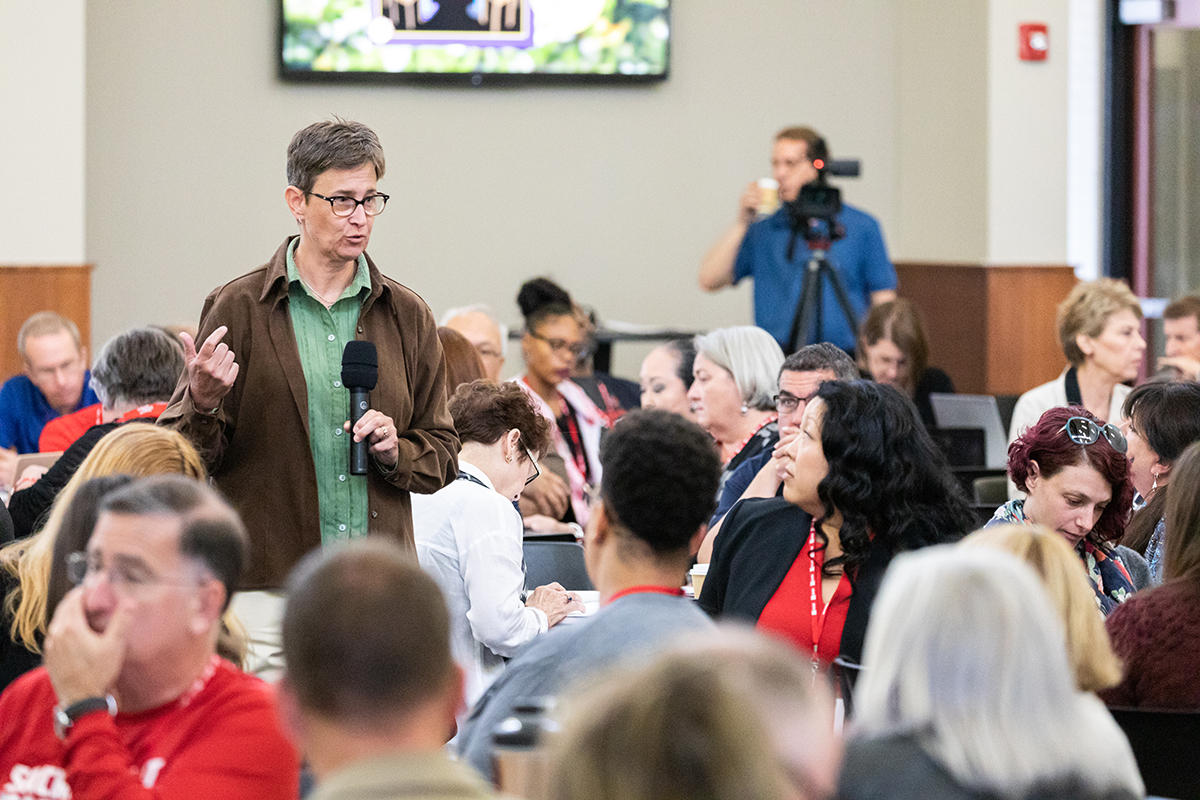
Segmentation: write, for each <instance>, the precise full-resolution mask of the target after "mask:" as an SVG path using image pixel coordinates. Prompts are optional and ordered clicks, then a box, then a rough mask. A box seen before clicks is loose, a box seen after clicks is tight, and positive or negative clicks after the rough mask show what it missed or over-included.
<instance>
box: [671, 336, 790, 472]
mask: <svg viewBox="0 0 1200 800" xmlns="http://www.w3.org/2000/svg"><path fill="white" fill-rule="evenodd" d="M695 345H696V360H695V362H694V363H693V365H692V374H693V376H694V378H695V380H693V381H692V388H690V389H688V400H690V401H691V403H692V408H693V409H694V410H695V412H696V422H698V423H699V424H700V427H701V428H704V430H706V431H708V433H709V435H711V436H712V438H713V439H715V440H716V443H717V450H718V452H719V453H720V455H721V463H722V464H724V469H723V470H722V471H721V486H724V485H725V482H726V481H727V480H728V479H729V476H730V475H731V474H733V471H734V470H736V469H737V468H738V467H740V466H741V465H742V464H743V463H745V462H746V461H749V460H750V459H751V458H754V457H755V456H757V455H758V454H760V453H763V452H770V451H771V448H772V447H774V446H775V443H776V442H777V441H779V425H778V424H777V422H776V420H777V418H778V414H776V412H775V400H774V395H775V389H776V382H777V380H778V377H779V370H780V368H781V367H782V366H783V351H782V350H780V349H779V344H778V343H777V342H776V341H775V340H774V339H773V338H771V334H769V333H767V332H766V331H764V330H763V329H762V328H756V327H754V326H752V325H742V326H739V327H735V328H719V329H717V330H715V331H713V332H711V333H707V334H701V335H699V336H697V337H696V339H695Z"/></svg>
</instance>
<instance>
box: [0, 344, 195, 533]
mask: <svg viewBox="0 0 1200 800" xmlns="http://www.w3.org/2000/svg"><path fill="white" fill-rule="evenodd" d="M183 370H184V361H183V349H182V348H181V347H180V346H179V345H177V344H176V343H175V342H173V341H172V340H171V338H170V337H169V336H167V334H165V333H163V332H162V331H160V330H158V329H157V328H134V329H133V330H131V331H128V332H126V333H122V334H118V335H117V336H114V337H113V338H111V339H109V340H108V341H107V342H105V344H104V346H103V347H101V348H100V352H99V353H98V354H97V355H96V363H95V364H94V365H93V366H92V377H91V386H92V388H93V389H94V390H95V392H96V396H97V397H99V398H100V416H99V418H98V421H97V422H96V423H95V424H94V426H92V427H90V428H88V429H87V430H86V432H85V433H84V434H83V435H82V436H80V437H79V438H78V439H77V440H76V441H75V442H74V443H72V444H71V445H69V446H68V448H67V450H66V452H64V453H63V455H62V457H61V458H60V459H59V460H58V461H57V462H55V464H54V466H52V467H51V468H50V469H49V470H48V471H47V472H46V473H45V474H44V475H42V476H40V477H39V478H37V479H36V480H35V481H31V482H30V484H29V485H28V486H23V485H22V483H24V481H25V479H24V478H23V479H22V481H21V483H18V484H17V489H18V491H16V492H14V493H13V496H12V498H11V499H10V500H9V509H10V510H11V511H12V515H13V524H14V525H16V529H17V534H18V536H28V535H30V534H31V533H33V532H34V531H35V530H37V527H38V525H39V524H40V523H41V522H42V521H44V519H45V515H46V514H47V513H48V512H49V510H50V504H51V503H53V502H54V497H55V495H56V494H58V492H60V491H61V490H62V488H63V487H64V486H66V484H67V481H68V480H70V479H71V476H72V475H74V474H75V470H77V469H79V465H80V464H81V463H82V462H83V459H84V458H86V457H87V454H88V453H89V452H91V449H92V448H93V447H95V446H96V443H97V442H99V441H100V439H101V438H103V437H104V436H105V435H106V434H107V433H109V432H110V431H113V430H115V429H116V428H117V426H119V425H124V424H125V423H127V422H132V421H134V420H141V421H149V422H153V421H154V420H156V419H158V417H159V415H160V414H162V412H163V411H165V410H166V408H167V401H168V400H170V399H171V393H172V392H173V391H174V390H175V384H176V383H178V382H179V376H180V375H181V374H182V373H183ZM60 419H61V418H60ZM93 419H96V418H95V417H93ZM56 421H57V420H56ZM51 424H53V423H51Z"/></svg>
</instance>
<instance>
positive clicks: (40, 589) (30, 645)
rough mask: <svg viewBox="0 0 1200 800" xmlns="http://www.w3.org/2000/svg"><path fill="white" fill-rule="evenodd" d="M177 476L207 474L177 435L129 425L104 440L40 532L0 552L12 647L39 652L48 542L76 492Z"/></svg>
mask: <svg viewBox="0 0 1200 800" xmlns="http://www.w3.org/2000/svg"><path fill="white" fill-rule="evenodd" d="M169 473H178V474H180V475H186V476H188V477H190V478H196V479H197V480H204V478H205V477H207V473H206V471H205V469H204V464H203V462H201V460H200V455H199V454H198V453H197V452H196V448H194V447H192V445H191V443H190V442H189V441H188V440H187V439H185V438H184V437H183V436H182V435H181V434H179V433H177V432H175V431H173V430H170V429H167V428H160V427H158V426H157V425H152V424H147V423H144V422H132V423H126V424H125V425H121V426H119V427H118V428H116V429H115V430H113V431H112V432H110V433H108V434H106V435H105V436H104V438H102V439H101V440H100V441H99V442H97V443H96V446H95V447H93V448H92V451H91V452H90V453H88V455H87V458H85V459H84V460H83V463H82V464H80V465H79V469H77V470H76V471H75V474H74V475H72V476H71V479H70V480H69V481H67V485H66V486H64V487H63V488H62V491H60V492H59V493H58V496H57V497H55V498H54V505H53V506H51V508H50V516H49V518H48V519H47V520H46V524H45V525H44V526H43V527H42V529H41V530H40V531H39V532H37V533H35V534H34V535H33V536H30V537H28V538H25V539H21V540H19V541H16V542H13V543H12V544H10V545H7V546H6V547H4V548H3V549H0V568H3V569H5V570H7V571H8V573H9V574H10V575H13V576H14V577H16V578H17V580H18V581H19V582H20V585H19V586H18V587H17V588H16V589H14V590H13V591H12V592H10V593H9V595H8V597H7V598H5V600H4V611H5V613H6V614H9V615H11V616H12V618H13V621H12V626H11V628H10V630H9V633H10V635H11V636H12V639H13V641H15V642H17V643H19V644H22V645H24V646H25V647H26V648H27V649H29V650H32V651H33V652H35V653H38V652H41V641H40V640H41V638H42V637H43V636H45V634H46V624H47V620H46V600H47V597H48V594H49V585H50V565H51V561H52V559H53V555H54V541H55V539H56V538H57V537H58V530H59V528H60V527H61V526H62V524H63V517H64V516H65V515H66V510H67V506H69V505H70V504H71V500H72V499H73V498H74V497H75V493H76V491H78V489H79V487H80V486H81V485H82V484H84V483H85V482H87V481H89V480H91V479H92V478H99V477H102V476H104V475H122V474H123V475H132V476H134V477H138V478H143V477H147V476H150V475H166V474H169Z"/></svg>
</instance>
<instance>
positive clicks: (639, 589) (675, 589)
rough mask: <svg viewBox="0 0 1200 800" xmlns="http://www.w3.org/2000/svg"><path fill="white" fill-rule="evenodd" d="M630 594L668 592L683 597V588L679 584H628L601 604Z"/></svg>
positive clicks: (607, 603) (673, 595)
mask: <svg viewBox="0 0 1200 800" xmlns="http://www.w3.org/2000/svg"><path fill="white" fill-rule="evenodd" d="M630 594H669V595H671V596H672V597H683V589H682V588H681V587H679V586H653V585H645V586H630V587H628V588H625V589H622V590H621V591H619V592H614V593H613V594H612V595H610V596H609V597H608V599H607V600H605V601H604V603H603V605H609V604H610V603H614V602H616V601H617V600H620V599H621V598H622V597H625V596H626V595H630Z"/></svg>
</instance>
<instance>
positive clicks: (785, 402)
mask: <svg viewBox="0 0 1200 800" xmlns="http://www.w3.org/2000/svg"><path fill="white" fill-rule="evenodd" d="M809 400H812V396H811V395H810V396H809V397H796V395H794V394H789V393H788V392H780V393H779V394H777V395H775V396H774V397H772V398H771V402H773V403H774V404H775V410H776V411H778V412H779V413H780V414H792V413H795V411H796V409H798V408H800V404H801V403H807V402H808V401H809Z"/></svg>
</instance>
